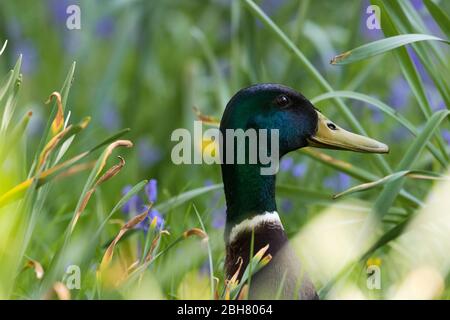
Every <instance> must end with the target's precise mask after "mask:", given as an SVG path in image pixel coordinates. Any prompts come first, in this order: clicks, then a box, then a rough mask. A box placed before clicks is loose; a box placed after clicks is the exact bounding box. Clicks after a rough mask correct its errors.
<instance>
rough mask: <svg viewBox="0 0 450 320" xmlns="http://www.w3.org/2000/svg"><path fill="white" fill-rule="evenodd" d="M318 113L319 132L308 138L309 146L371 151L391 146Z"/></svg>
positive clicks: (387, 148) (383, 151)
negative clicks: (349, 129)
mask: <svg viewBox="0 0 450 320" xmlns="http://www.w3.org/2000/svg"><path fill="white" fill-rule="evenodd" d="M317 115H318V123H317V132H316V133H315V134H314V135H313V136H311V137H310V138H309V139H308V142H309V146H311V147H317V148H328V149H340V150H351V151H356V152H369V153H388V152H389V147H388V146H387V145H385V144H384V143H381V142H379V141H377V140H374V139H371V138H368V137H364V136H360V135H358V134H354V133H351V132H349V131H347V130H344V129H342V128H341V127H339V126H337V125H336V124H334V123H333V122H332V121H330V120H328V119H327V118H326V117H325V116H324V115H323V114H321V113H320V112H319V111H317Z"/></svg>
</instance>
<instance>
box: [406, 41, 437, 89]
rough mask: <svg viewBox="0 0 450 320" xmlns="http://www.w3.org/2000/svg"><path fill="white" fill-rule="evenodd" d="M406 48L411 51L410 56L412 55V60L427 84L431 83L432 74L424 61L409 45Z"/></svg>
mask: <svg viewBox="0 0 450 320" xmlns="http://www.w3.org/2000/svg"><path fill="white" fill-rule="evenodd" d="M406 50H407V51H408V53H409V56H410V57H411V60H412V62H413V63H414V65H415V66H416V69H417V72H418V73H419V75H420V77H421V78H422V80H423V81H424V82H425V83H426V84H431V83H432V80H431V78H430V76H429V75H428V73H427V71H426V69H425V67H424V66H423V64H422V62H421V61H420V58H419V56H418V55H417V54H416V52H415V51H414V50H413V49H412V48H411V47H407V48H406Z"/></svg>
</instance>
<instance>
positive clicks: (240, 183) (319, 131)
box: [220, 84, 389, 224]
mask: <svg viewBox="0 0 450 320" xmlns="http://www.w3.org/2000/svg"><path fill="white" fill-rule="evenodd" d="M227 129H243V130H247V129H255V130H259V129H267V130H268V131H270V130H271V129H278V140H279V141H278V143H279V145H278V149H279V150H278V154H279V157H280V158H281V157H282V156H283V155H285V154H287V153H288V152H290V151H294V150H297V149H300V148H303V147H308V146H309V147H318V148H329V149H339V150H350V151H356V152H368V153H387V152H388V151H389V148H388V146H387V145H385V144H384V143H381V142H378V141H376V140H374V139H371V138H368V137H364V136H361V135H357V134H354V133H351V132H349V131H347V130H345V129H343V128H341V127H339V126H338V125H337V124H335V123H334V122H333V121H331V120H329V119H328V118H327V117H325V116H324V115H323V114H322V113H321V112H320V111H319V110H318V109H316V108H315V107H314V106H313V104H312V103H311V102H310V101H309V100H308V99H306V98H305V97H304V96H303V95H302V94H300V93H299V92H297V91H295V90H294V89H291V88H289V87H286V86H283V85H279V84H257V85H254V86H251V87H248V88H245V89H242V90H240V91H239V92H238V93H236V94H235V95H234V96H233V98H232V99H231V100H230V101H229V102H228V104H227V106H226V108H225V111H224V114H223V116H222V119H221V123H220V130H221V132H222V136H223V141H222V146H221V150H222V152H223V155H222V156H223V157H222V158H223V159H225V158H226V148H225V147H224V146H226V145H227V136H226V133H225V132H226V130H227ZM269 145H270V142H269ZM246 148H248V146H247V145H246ZM269 149H270V147H269ZM269 152H270V150H269ZM234 163H236V162H234ZM261 166H263V165H262V164H261V163H256V164H248V163H244V164H229V163H226V162H225V161H224V162H223V164H222V178H223V182H224V188H225V196H226V201H227V221H228V223H231V224H236V223H238V222H239V221H240V220H242V219H245V218H248V217H251V216H255V215H257V214H261V213H262V212H270V211H276V204H275V174H274V175H269V176H263V175H261V174H260V171H259V170H258V168H260V167H261ZM228 223H227V224H228Z"/></svg>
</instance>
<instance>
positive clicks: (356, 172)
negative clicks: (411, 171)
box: [300, 148, 422, 207]
mask: <svg viewBox="0 0 450 320" xmlns="http://www.w3.org/2000/svg"><path fill="white" fill-rule="evenodd" d="M300 152H301V153H303V154H305V155H307V156H308V157H310V158H311V159H314V161H318V162H321V163H323V164H325V165H326V166H329V167H331V168H333V169H336V170H339V171H341V172H344V173H346V174H348V175H349V176H351V177H353V178H355V179H358V180H360V181H364V182H371V181H375V180H378V179H380V177H378V176H377V175H375V174H373V173H371V172H370V171H367V170H365V169H362V168H359V167H357V166H355V165H354V164H352V163H349V162H345V161H342V160H338V159H335V158H332V157H330V156H329V155H327V154H325V153H322V152H318V151H316V150H313V149H311V148H304V149H302V150H301V151H300ZM400 197H401V199H402V200H403V201H405V203H407V204H408V205H412V206H413V207H418V206H421V205H422V201H420V200H419V199H417V198H416V197H415V196H413V195H412V194H410V193H409V192H407V191H405V190H401V191H400Z"/></svg>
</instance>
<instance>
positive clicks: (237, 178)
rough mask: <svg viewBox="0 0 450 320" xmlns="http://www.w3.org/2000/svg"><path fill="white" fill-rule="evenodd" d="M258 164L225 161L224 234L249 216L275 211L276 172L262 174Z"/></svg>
mask: <svg viewBox="0 0 450 320" xmlns="http://www.w3.org/2000/svg"><path fill="white" fill-rule="evenodd" d="M260 168H261V167H260V166H259V165H256V164H254V165H252V164H239V165H238V164H233V165H231V164H224V165H222V179H223V182H224V190H225V198H226V204H227V226H226V232H225V237H226V239H227V238H228V236H229V233H230V231H231V229H232V228H233V227H234V226H236V225H239V224H240V223H242V222H243V221H244V220H246V219H250V218H253V217H256V216H258V215H264V214H265V213H268V212H275V211H276V210H277V209H276V203H275V175H261V172H260Z"/></svg>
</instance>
